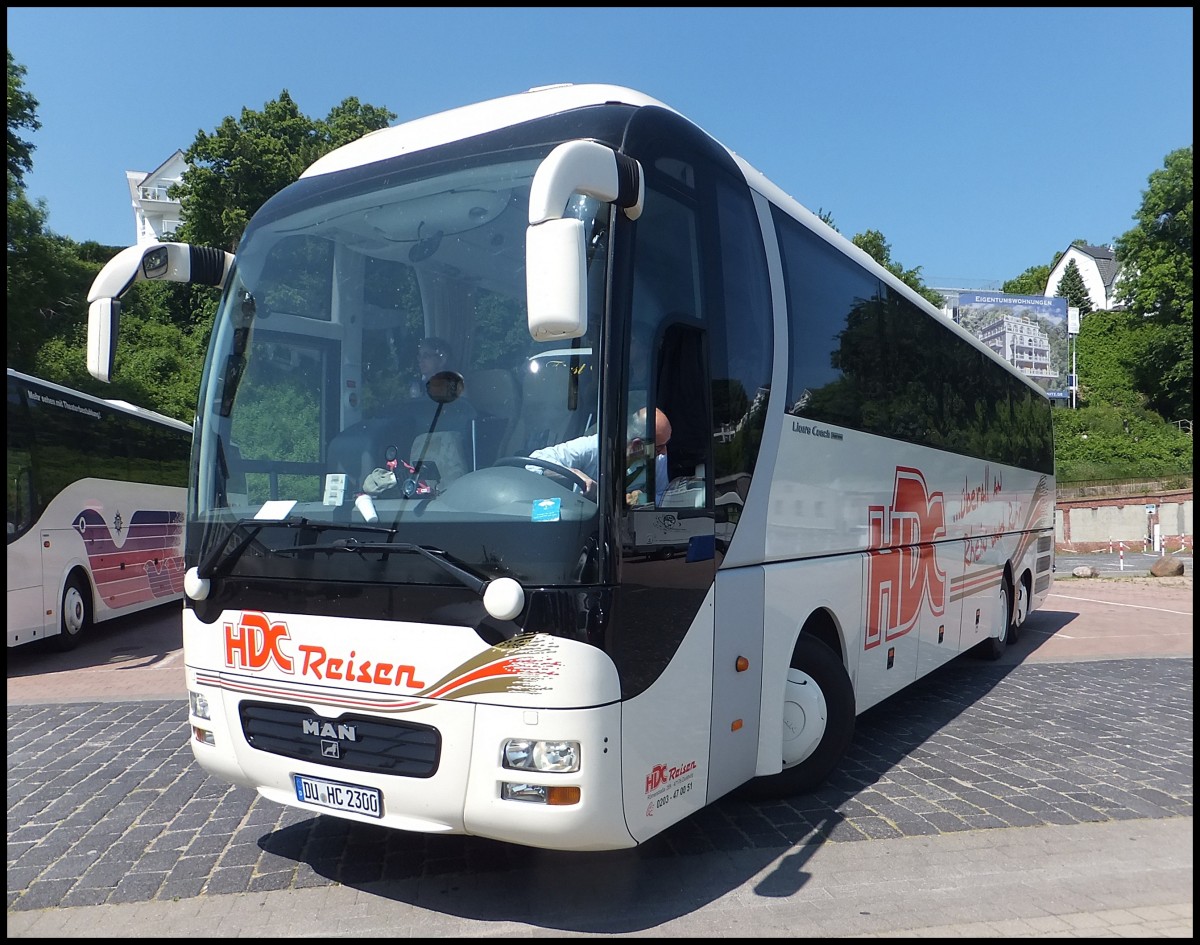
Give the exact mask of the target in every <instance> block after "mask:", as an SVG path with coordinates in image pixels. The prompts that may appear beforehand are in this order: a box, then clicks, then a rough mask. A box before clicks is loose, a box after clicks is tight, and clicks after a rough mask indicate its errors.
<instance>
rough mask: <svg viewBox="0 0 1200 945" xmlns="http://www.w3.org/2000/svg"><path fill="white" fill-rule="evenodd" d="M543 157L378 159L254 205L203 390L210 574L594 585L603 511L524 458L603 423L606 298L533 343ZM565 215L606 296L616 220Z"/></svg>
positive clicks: (579, 211)
mask: <svg viewBox="0 0 1200 945" xmlns="http://www.w3.org/2000/svg"><path fill="white" fill-rule="evenodd" d="M548 150H549V149H548V148H547V147H539V148H537V149H533V150H529V151H527V152H525V153H524V154H521V153H519V152H517V153H516V154H515V153H514V151H513V150H512V149H509V150H506V151H504V152H502V153H501V154H500V155H499V156H496V155H492V156H485V157H483V158H482V159H481V158H480V157H479V155H478V154H476V155H475V156H474V157H473V158H472V159H471V160H469V161H464V160H457V161H456V160H445V159H443V160H438V161H434V160H433V159H432V158H430V159H427V160H425V161H424V162H423V164H422V166H420V167H418V168H413V166H412V159H411V158H409V159H408V160H407V163H404V164H400V163H398V162H400V161H402V160H404V159H403V158H400V159H394V160H392V161H381V162H378V163H376V164H373V165H369V166H367V167H365V168H355V169H351V170H347V171H339V172H335V173H330V174H324V175H318V176H316V177H313V178H310V179H308V180H306V181H301V182H300V184H299V185H297V186H294V187H292V188H289V189H288V190H287V191H286V192H284V193H283V194H281V195H279V196H277V197H276V198H275V199H274V200H273V201H270V202H268V204H267V205H265V206H264V208H263V209H262V210H261V211H260V213H259V214H258V215H257V216H256V218H255V220H254V222H253V223H252V224H251V226H250V227H249V228H248V230H247V232H246V234H245V236H244V238H243V241H242V244H241V246H240V247H239V250H238V256H237V263H236V268H235V269H234V271H233V273H232V274H231V276H230V278H229V280H228V282H227V284H226V288H225V292H224V295H223V297H222V300H221V305H220V310H219V312H218V314H217V318H216V321H215V324H214V329H213V331H214V335H213V342H212V349H211V351H210V355H209V359H208V364H207V367H206V372H205V377H204V380H203V385H202V390H201V404H200V418H199V419H200V422H199V424H198V431H199V432H198V434H197V436H198V440H197V449H196V453H195V462H196V469H195V471H194V472H195V477H196V478H195V482H196V484H197V488H196V489H195V490H194V495H193V497H192V506H193V507H192V509H191V516H192V521H193V527H198V528H199V535H198V537H199V538H200V540H199V542H198V543H194V542H189V550H190V552H191V553H195V554H196V555H197V556H198V560H199V561H206V562H209V563H210V566H211V567H213V568H218V569H220V571H222V572H224V573H228V574H230V575H241V576H244V577H252V576H263V577H273V578H287V577H293V578H296V579H298V580H309V579H313V580H315V579H320V580H332V581H349V582H354V581H364V582H370V583H373V584H378V583H408V584H413V583H417V584H420V583H427V584H447V583H451V584H452V583H455V582H456V581H458V580H459V579H460V578H459V577H456V575H455V574H454V573H452V571H451V570H450V569H447V568H445V567H441V566H440V562H441V561H443V560H448V561H451V562H453V563H454V565H455V566H456V567H457V568H459V569H461V570H463V571H465V572H466V573H469V574H472V575H474V576H475V577H477V578H479V579H483V580H488V579H491V578H493V577H497V576H509V577H513V578H516V579H517V580H519V581H522V582H533V583H541V584H573V583H590V582H593V581H596V580H597V579H598V578H599V575H598V571H597V569H598V568H599V567H600V565H599V557H598V554H597V543H598V524H597V523H598V515H597V503H596V501H595V497H594V496H592V497H589V496H588V495H587V494H586V493H585V489H584V487H583V486H582V484H581V482H580V480H579V477H577V476H576V475H574V474H573V473H572V472H571V471H570V470H567V469H563V468H561V467H557V466H555V465H554V464H553V463H547V462H545V461H537V460H534V459H531V458H530V457H529V454H530V453H531V452H534V451H535V450H537V449H538V448H543V447H547V446H551V445H554V444H557V443H561V442H564V441H567V440H571V439H573V438H578V437H585V436H595V435H596V428H597V423H598V420H599V416H598V414H599V406H598V405H599V385H598V374H599V372H598V370H597V365H598V364H599V354H600V352H599V347H598V338H599V330H598V329H599V326H600V324H601V322H602V320H603V311H602V306H603V304H604V292H603V291H596V292H594V293H589V295H590V305H591V306H592V309H591V311H589V318H588V324H589V328H588V333H587V335H586V336H584V337H581V338H575V339H571V340H568V341H562V340H559V341H556V342H543V343H538V342H534V341H533V340H532V339H531V337H530V333H529V330H528V326H527V317H526V302H525V297H526V284H525V265H524V260H525V229H526V224H527V222H528V219H527V218H528V199H529V187H530V181H531V180H532V177H533V174H534V172H535V171H536V170H537V167H538V164H539V162H540V160H541V159H542V158H543V157H544V156H545V154H546V152H547V151H548ZM566 212H567V214H569V215H574V216H576V217H579V218H580V219H582V220H583V223H584V226H585V232H586V233H588V234H589V243H588V245H589V263H588V265H589V271H588V281H589V283H593V281H594V284H596V285H599V286H602V285H603V283H604V279H605V275H606V274H605V267H606V265H607V231H608V226H609V213H610V208H609V207H608V205H606V204H602V203H600V202H598V201H596V200H594V199H591V198H583V197H579V196H578V195H577V196H575V197H573V198H572V201H571V205H570V206H569V207H568V208H567V210H566ZM526 460H528V462H526ZM593 475H595V473H593ZM247 520H253V523H254V524H253V528H247V527H246V526H245V524H244V523H245V522H247ZM299 522H305V523H312V524H313V526H314V527H312V528H303V527H296V525H297V523H299ZM239 523H241V524H239ZM330 526H334V527H330ZM234 532H241V533H242V534H241V535H236V534H234ZM243 539H244V541H245V547H244V548H243V549H242V550H241V551H238V552H237V553H236V554H235V553H234V551H233V549H235V548H238V547H239V545H240V544H241V543H242V542H243ZM388 545H397V546H405V547H412V546H417V547H419V548H421V549H425V550H426V551H428V550H432V551H433V552H434V555H433V556H431V555H429V554H424V553H417V554H408V553H402V552H401V550H400V549H399V548H397V551H396V553H391V552H390V549H388V548H387V547H386V546H388ZM381 546H384V550H383V551H380V550H379V549H380V547H381ZM368 547H370V548H372V549H374V550H371V551H367V550H365V549H366V548H368ZM350 549H353V553H351V554H346V553H344V552H345V551H347V550H350ZM435 557H436V559H437V560H434V558H435ZM192 563H193V564H195V563H196V562H195V561H193V562H192Z"/></svg>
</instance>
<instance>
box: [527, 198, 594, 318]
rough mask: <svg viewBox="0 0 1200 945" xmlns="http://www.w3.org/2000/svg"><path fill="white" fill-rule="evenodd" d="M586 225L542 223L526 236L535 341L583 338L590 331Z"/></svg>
mask: <svg viewBox="0 0 1200 945" xmlns="http://www.w3.org/2000/svg"><path fill="white" fill-rule="evenodd" d="M585 239H586V237H585V235H584V232H583V221H582V220H576V219H575V218H574V217H565V218H563V219H559V220H544V221H543V222H541V223H537V224H535V225H533V226H530V227H529V228H528V229H527V230H526V231H525V288H526V292H527V295H528V316H529V334H530V335H531V336H532V337H533V339H534V340H535V341H552V340H555V339H559V338H579V337H580V336H582V335H583V334H584V333H585V332H586V331H587V258H586V246H585Z"/></svg>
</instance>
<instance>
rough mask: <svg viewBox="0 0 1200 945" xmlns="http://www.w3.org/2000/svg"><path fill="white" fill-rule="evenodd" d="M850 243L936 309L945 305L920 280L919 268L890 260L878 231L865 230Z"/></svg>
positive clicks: (943, 301) (890, 248) (886, 246)
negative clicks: (905, 266)
mask: <svg viewBox="0 0 1200 945" xmlns="http://www.w3.org/2000/svg"><path fill="white" fill-rule="evenodd" d="M826 222H829V221H826ZM850 242H852V243H853V244H854V245H855V246H857V247H858V248H859V249H861V250H863V251H864V252H865V253H867V255H869V256H870V257H871V258H872V259H874V260H875V261H876V262H877V263H879V265H881V266H883V268H884V269H886V270H887V271H888V272H890V273H891V274H892V275H894V276H895V277H896V278H897V279H899V280H900V281H901V282H903V283H904V284H905V285H906V286H908V287H909V288H910V289H912V290H913V291H914V292H916V293H917V294H918V295H920V296H922V297H923V298H925V299H927V300H928V301H929V302H931V303H932V304H933V305H934V306H935V307H936V308H941V307H942V306H943V305H945V304H946V298H945V296H943V295H942V294H941V293H940V292H935V291H934V290H933V289H930V288H928V287H927V286H926V285H925V282H924V280H923V279H922V278H921V267H920V266H916V267H915V268H913V269H905V268H904V267H903V266H902V265H900V263H898V262H896V261H894V260H893V259H892V247H891V246H890V245H889V243H888V241H887V240H885V239H884V238H883V234H882V233H880V232H879V231H878V230H867V231H866V232H865V233H858V234H856V235H855V237H854V238H853V239H852V240H851V241H850Z"/></svg>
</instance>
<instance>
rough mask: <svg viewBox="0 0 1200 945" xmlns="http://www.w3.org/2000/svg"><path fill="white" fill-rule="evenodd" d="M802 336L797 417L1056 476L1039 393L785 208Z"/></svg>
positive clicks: (793, 356)
mask: <svg viewBox="0 0 1200 945" xmlns="http://www.w3.org/2000/svg"><path fill="white" fill-rule="evenodd" d="M774 215H775V225H776V230H777V232H778V235H779V245H780V252H781V254H782V257H783V270H784V284H785V288H786V294H787V302H788V308H789V310H790V313H791V324H792V326H793V331H792V334H791V337H790V338H789V341H788V344H789V362H790V369H789V372H788V388H787V400H786V403H787V405H788V406H787V411H788V413H791V414H795V415H797V416H804V417H807V418H809V419H812V420H818V421H821V422H823V423H829V424H835V425H837V426H844V427H849V428H851V429H856V430H862V431H864V432H866V433H873V434H876V435H878V436H884V437H888V438H890V439H895V440H904V441H907V442H910V443H916V444H918V445H921V446H932V447H936V448H938V449H944V450H949V451H951V452H955V453H961V454H964V455H967V456H974V457H977V458H979V459H986V460H991V461H995V462H1000V463H1005V464H1007V465H1012V466H1026V467H1029V468H1033V469H1036V470H1038V471H1039V472H1045V473H1051V472H1053V463H1054V458H1053V453H1052V449H1051V448H1048V446H1047V444H1049V443H1050V442H1051V436H1050V429H1049V428H1050V424H1051V417H1050V411H1049V409H1048V407H1047V405H1046V403H1045V401H1044V400H1042V399H1041V398H1039V397H1038V395H1037V392H1036V391H1034V390H1033V388H1031V387H1029V386H1028V385H1027V384H1024V383H1022V382H1021V381H1020V380H1019V379H1018V378H1016V377H1013V375H1012V374H1010V373H1009V372H1008V371H1006V370H1005V369H1004V368H1003V367H1002V366H1001V365H999V364H996V363H995V361H993V360H992V359H991V358H990V357H989V356H988V355H986V354H985V353H984V352H983V351H982V350H980V349H979V348H978V347H976V346H975V345H973V344H971V343H970V342H969V341H968V340H967V339H965V338H963V337H962V336H961V335H959V334H957V333H956V332H955V331H954V330H953V329H952V328H951V327H950V325H949V324H948V323H942V322H941V321H939V319H938V317H937V316H933V315H931V314H929V313H928V312H926V311H925V310H924V309H922V308H921V307H920V306H919V305H917V304H916V303H915V302H913V300H912V299H910V298H909V297H908V296H906V295H905V294H903V293H902V292H900V291H899V290H897V289H895V288H893V287H890V286H885V285H883V284H882V283H880V282H879V281H878V280H877V279H876V278H875V277H874V276H872V275H870V274H869V273H868V272H867V271H866V270H865V269H863V268H862V267H861V266H860V265H859V264H858V263H857V262H855V261H854V260H853V259H851V258H849V257H847V256H845V255H843V254H842V253H841V252H839V251H837V250H836V249H835V248H834V247H832V246H831V245H830V244H829V243H827V242H826V241H825V240H823V239H821V238H820V237H819V236H817V235H816V234H815V233H813V232H812V231H810V230H809V229H808V228H807V227H805V226H803V225H801V224H800V223H799V222H797V221H796V220H795V219H793V218H792V217H790V216H788V215H787V214H786V213H783V212H782V211H780V210H778V209H776V210H775V211H774Z"/></svg>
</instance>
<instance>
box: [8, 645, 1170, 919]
mask: <svg viewBox="0 0 1200 945" xmlns="http://www.w3.org/2000/svg"><path fill="white" fill-rule="evenodd" d="M1192 674H1193V664H1192V659H1191V658H1190V657H1188V658H1163V659H1143V660H1101V661H1093V662H1078V663H1044V664H1022V665H1011V666H1004V665H996V664H989V663H985V662H982V661H980V660H976V659H973V658H971V657H969V656H966V657H960V658H959V659H957V660H955V661H953V662H951V663H950V664H948V665H947V666H945V667H943V668H942V669H940V670H938V671H937V672H935V673H934V674H933V675H932V676H931V677H930V678H929V679H928V680H927V681H926V682H925V683H923V684H922V685H921V686H920V687H917V688H915V689H914V690H912V691H910V692H903V693H900V694H899V695H897V696H894V697H892V698H891V699H889V700H887V701H886V702H884V703H883V704H881V705H880V706H877V707H876V708H874V709H872V710H870V711H868V712H867V713H865V714H864V715H862V716H861V717H860V718H859V720H858V724H857V727H856V731H855V736H854V740H853V744H852V747H851V750H850V752H849V755H848V757H847V758H846V760H845V763H844V764H843V765H842V767H841V769H840V771H839V772H838V773H837V774H836V776H835V777H834V778H833V779H832V780H831V782H830V783H829V785H828V786H827V787H826V788H825V789H823V790H821V791H819V792H817V793H814V794H810V795H807V796H803V797H798V798H795V799H793V800H791V801H788V802H776V803H751V802H747V801H741V800H738V799H735V798H727V799H725V800H722V801H719V802H717V803H716V804H715V805H713V806H712V807H710V808H708V809H705V810H702V811H700V812H698V813H697V814H695V815H694V816H692V817H690V818H689V819H687V820H686V821H684V822H682V823H680V824H678V825H676V826H674V827H673V828H671V829H670V830H668V831H666V832H665V833H664V834H662V835H660V836H659V837H656V838H654V840H652V841H651V842H649V843H647V844H645V845H643V846H642V847H639V848H637V850H636V851H633V855H634V856H636V857H637V858H638V859H640V860H642V861H657V862H658V863H659V864H661V866H662V867H663V869H665V870H671V869H675V868H677V867H678V866H679V865H680V863H681V861H683V860H686V859H687V858H688V857H689V855H691V854H706V853H723V854H729V855H733V854H739V853H750V854H753V853H755V852H762V853H764V854H765V853H767V852H769V851H774V852H777V851H778V850H779V849H780V848H795V849H797V850H802V849H804V848H805V847H806V846H810V845H828V844H867V843H869V842H870V841H873V840H882V839H887V838H929V837H936V836H939V835H946V834H954V833H961V832H967V831H982V832H985V833H986V832H987V831H991V830H999V829H1001V828H1021V827H1033V826H1038V825H1071V824H1103V823H1108V822H1119V821H1128V820H1136V819H1147V818H1148V819H1155V820H1160V819H1161V820H1168V819H1171V818H1190V817H1191V816H1192V789H1193V788H1192V786H1193V774H1192V767H1193V766H1192V678H1193V676H1192ZM186 726H187V717H186V707H185V706H184V705H181V704H180V703H179V702H178V701H146V702H119V703H107V704H106V703H101V702H81V703H74V704H56V705H19V706H12V705H10V706H9V708H8V910H9V913H10V916H11V915H12V914H13V913H14V912H17V913H20V912H23V911H27V910H40V909H46V908H49V907H73V906H96V905H100V904H121V903H144V902H160V903H173V902H177V901H181V900H189V899H195V898H201V899H203V898H205V897H212V896H214V895H217V894H227V893H258V892H267V891H281V890H304V889H312V888H319V887H330V886H336V885H339V884H342V885H346V886H349V887H355V888H359V889H361V888H363V887H365V886H369V885H372V884H378V883H398V882H402V881H406V880H422V879H425V880H428V879H435V878H438V877H447V876H450V875H451V874H470V875H473V876H476V877H479V876H486V875H489V874H498V873H504V872H507V871H513V870H517V869H521V868H526V867H528V865H529V862H530V858H531V856H534V855H537V856H539V857H540V858H541V859H540V862H546V861H547V860H546V854H544V853H538V854H535V853H534V852H533V851H530V850H528V849H526V848H523V847H516V846H511V845H506V844H502V843H497V842H494V841H488V840H481V839H477V838H469V837H445V836H429V835H423V834H409V833H401V832H393V831H388V830H386V829H384V828H381V827H375V826H370V825H362V824H356V823H350V822H347V821H342V820H337V819H334V818H329V817H323V816H314V815H313V814H310V813H306V812H303V811H298V810H294V809H291V808H284V807H281V806H278V805H275V804H271V803H268V802H265V801H263V800H262V799H260V798H258V796H257V795H256V794H255V793H254V792H253V791H251V790H249V789H246V788H238V787H231V786H229V785H227V784H225V783H223V782H220V781H218V780H216V779H214V778H212V777H209V776H207V775H205V774H204V773H203V772H202V771H201V770H200V769H199V767H198V766H197V765H195V764H194V763H193V761H192V755H191V751H190V749H189V748H188V746H187V736H186ZM1180 823H1181V824H1184V823H1186V825H1187V830H1188V831H1189V833H1190V830H1191V822H1190V820H1182V819H1181V821H1180ZM556 856H557V855H556ZM565 856H566V857H571V858H576V859H577V860H578V861H582V860H586V859H588V858H589V857H593V856H595V857H597V858H602V857H604V856H605V854H599V855H591V854H566V855H565ZM552 858H553V857H552ZM1188 911H1189V915H1188V917H1187V926H1188V929H1189V932H1188V934H1189V935H1190V921H1191V919H1190V903H1189V907H1188ZM1173 918H1174V919H1176V920H1177V919H1178V916H1174V917H1173ZM713 934H729V933H720V932H715V931H714V932H713Z"/></svg>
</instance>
